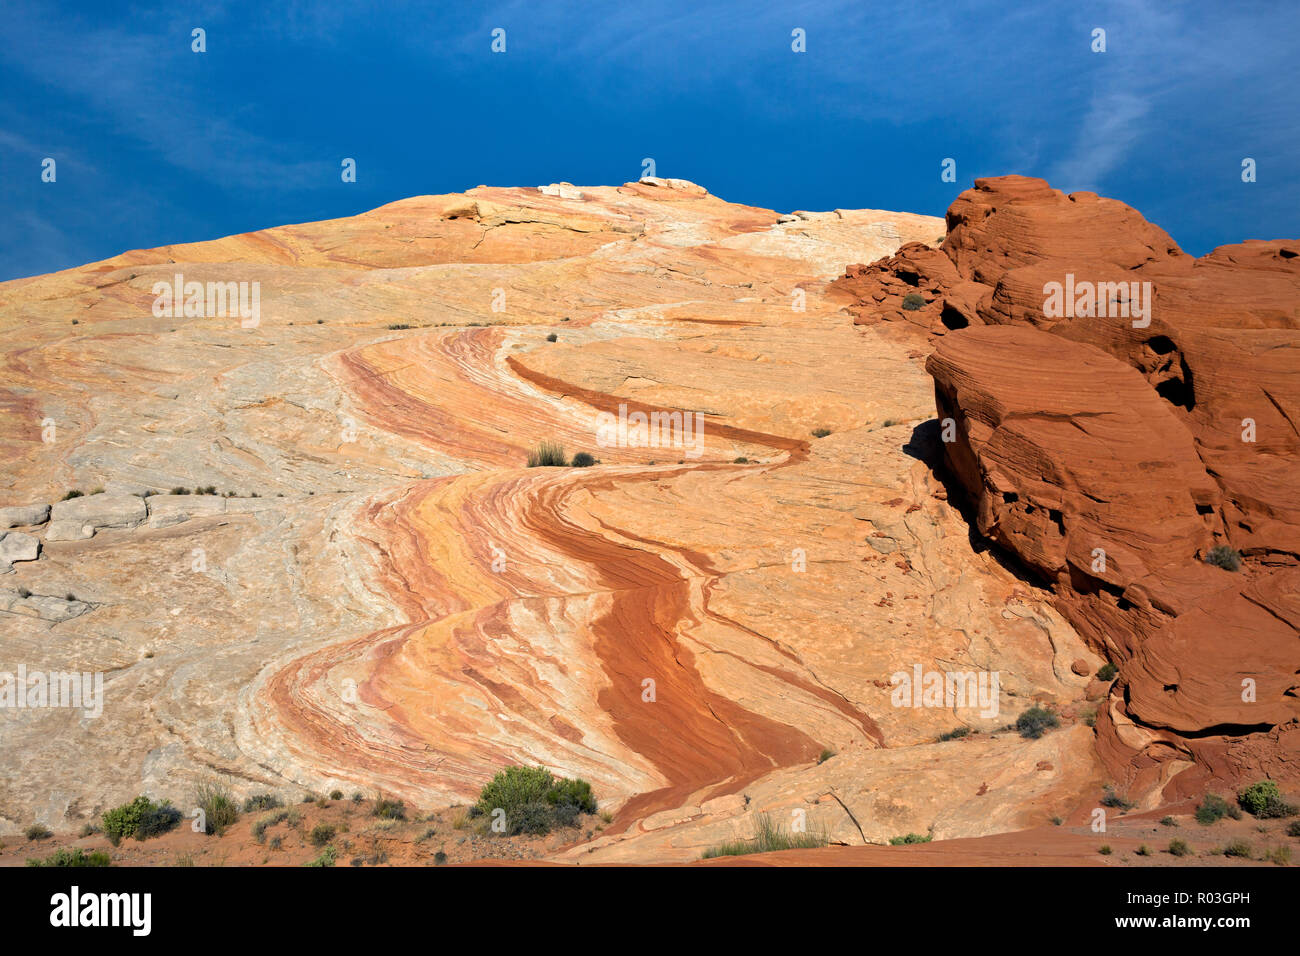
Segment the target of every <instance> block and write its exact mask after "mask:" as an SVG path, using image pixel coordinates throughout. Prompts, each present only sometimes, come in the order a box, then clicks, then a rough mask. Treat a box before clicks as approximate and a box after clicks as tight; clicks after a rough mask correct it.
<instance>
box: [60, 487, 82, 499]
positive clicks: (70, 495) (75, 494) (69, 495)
mask: <svg viewBox="0 0 1300 956" xmlns="http://www.w3.org/2000/svg"><path fill="white" fill-rule="evenodd" d="M82 494H83V493H82V492H80V491H78V490H77V489H76V488H73V489H72V490H71V491H69V492H68V493H67V494H66V495H64V496H63V500H64V501H71V500H72V499H73V498H80V497H82Z"/></svg>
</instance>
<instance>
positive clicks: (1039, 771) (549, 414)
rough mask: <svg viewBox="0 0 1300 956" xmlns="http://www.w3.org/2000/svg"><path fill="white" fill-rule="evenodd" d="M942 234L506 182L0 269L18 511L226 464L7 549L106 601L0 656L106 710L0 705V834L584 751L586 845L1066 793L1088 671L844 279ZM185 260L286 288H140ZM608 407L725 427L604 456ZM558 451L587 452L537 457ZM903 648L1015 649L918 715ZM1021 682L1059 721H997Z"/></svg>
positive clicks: (45, 574)
mask: <svg viewBox="0 0 1300 956" xmlns="http://www.w3.org/2000/svg"><path fill="white" fill-rule="evenodd" d="M940 229H941V223H940V222H939V221H938V220H935V219H933V218H930V217H923V216H912V215H908V214H899V213H887V212H877V211H871V210H836V211H834V212H828V213H802V212H801V213H796V214H793V215H790V216H779V215H778V214H777V213H775V212H772V211H770V210H763V209H757V208H753V207H749V206H743V205H736V204H732V203H727V202H724V201H723V200H721V199H719V198H717V197H714V196H712V195H710V194H708V193H707V192H706V191H705V190H703V189H701V188H700V187H698V186H694V185H693V184H689V183H684V182H681V181H677V180H653V181H645V182H640V183H630V184H627V185H625V186H622V187H594V188H590V187H580V188H579V187H570V186H567V184H559V185H557V186H556V187H546V188H545V189H540V190H537V189H526V188H520V189H497V188H488V187H479V188H477V189H474V190H470V191H469V192H467V193H465V194H463V195H454V196H439V197H420V198H416V199H410V200H405V201H402V202H398V203H393V204H391V205H389V206H385V207H382V208H381V209H377V210H374V211H372V212H370V213H366V214H363V215H361V216H356V217H353V218H350V219H344V220H337V221H334V222H326V223H311V224H306V225H302V226H288V227H282V228H278V229H270V230H265V231H263V232H258V233H251V234H248V235H245V236H234V237H229V238H226V239H220V240H216V241H214V242H210V243H195V244H187V245H180V246H168V247H164V248H161V249H155V250H142V251H135V252H130V253H126V254H124V255H123V256H120V257H117V258H116V259H112V260H108V261H106V262H102V263H95V264H92V265H89V266H86V267H84V268H81V269H75V270H69V271H68V272H64V273H58V274H54V275H50V276H42V277H36V278H32V279H24V280H18V281H15V282H10V283H5V284H3V285H0V310H3V311H2V312H0V315H2V316H3V320H2V321H0V337H3V341H4V342H5V360H6V376H5V378H4V381H3V384H2V385H0V410H3V412H2V414H0V443H3V445H4V447H5V450H6V454H7V455H8V458H7V460H8V462H9V465H8V466H7V467H6V469H5V472H4V475H3V479H2V481H0V504H4V505H9V504H14V505H18V504H22V505H26V504H29V503H31V502H33V501H38V502H39V501H53V500H58V499H59V498H60V497H62V495H63V494H64V492H66V491H67V490H68V489H70V488H79V489H82V490H87V491H88V490H92V489H93V488H94V487H96V486H100V485H103V486H106V487H112V488H114V489H115V491H114V494H119V493H120V494H128V495H129V494H130V492H129V491H119V490H118V489H131V488H135V489H139V490H148V489H153V490H160V491H166V490H168V489H171V488H173V487H175V486H184V487H186V488H192V487H194V486H208V485H212V486H215V487H216V488H217V490H218V491H219V492H223V493H231V494H232V495H233V496H232V497H229V498H226V499H224V500H225V502H226V504H225V507H224V508H215V507H205V508H200V507H197V506H195V507H191V508H186V507H184V506H181V505H175V506H167V507H159V508H156V509H154V511H152V512H151V514H156V515H158V516H159V520H157V521H153V520H151V521H148V522H144V523H140V524H138V525H136V526H133V527H109V526H105V527H103V528H100V529H99V530H97V531H96V533H95V534H94V536H93V537H91V538H88V539H77V540H55V541H50V540H46V541H45V542H44V547H43V550H42V552H41V558H40V560H38V561H34V562H24V563H20V564H18V565H16V566H15V572H14V574H13V575H11V576H9V577H13V578H15V579H16V580H15V583H17V582H18V581H21V583H23V584H24V585H25V586H26V587H27V588H29V589H30V590H31V591H33V592H34V593H37V594H54V593H56V592H57V593H60V594H61V593H62V592H63V591H64V590H69V591H75V592H76V595H77V597H78V598H79V599H81V600H83V601H85V602H89V603H87V604H86V605H85V606H86V607H87V608H88V609H89V610H88V612H87V613H84V614H81V615H80V616H78V617H76V618H75V619H74V620H69V621H65V622H62V623H59V624H55V625H51V624H50V623H49V622H47V621H43V620H41V619H37V618H30V617H20V616H15V618H14V620H12V621H10V620H8V619H6V621H5V631H4V634H3V635H2V636H0V653H3V655H4V659H3V661H0V667H7V666H9V665H10V663H11V662H15V661H25V662H27V663H28V664H29V666H30V665H32V664H39V665H40V666H41V667H43V668H46V669H56V668H66V669H73V668H76V669H79V670H93V671H101V672H103V673H104V674H105V675H106V681H105V706H104V712H103V714H102V716H100V717H98V718H97V719H94V720H88V719H84V718H83V717H82V715H81V714H80V713H74V712H70V711H66V710H64V711H53V710H51V711H46V712H24V713H23V714H21V715H17V716H16V715H14V714H12V713H11V714H0V719H2V720H0V737H2V738H3V744H4V747H5V753H6V755H7V758H8V759H7V760H6V765H5V767H4V770H3V777H2V778H0V814H2V815H3V820H0V826H3V828H4V829H6V830H13V829H18V828H21V826H23V825H26V823H27V822H30V819H31V817H33V816H37V817H40V818H42V819H44V820H46V821H47V822H49V823H50V824H51V825H66V826H75V825H78V824H79V822H80V821H81V820H84V819H87V818H89V817H90V816H92V815H93V814H95V813H97V812H98V811H99V810H101V809H102V808H103V807H105V806H108V805H111V804H114V803H117V802H120V801H122V800H124V799H129V798H130V797H131V796H133V795H134V794H135V793H137V792H141V791H144V792H149V793H152V794H154V795H156V796H170V797H172V798H173V799H175V800H177V801H178V802H179V803H184V802H185V801H187V800H188V799H189V796H188V794H189V793H190V791H191V790H192V788H193V785H194V783H195V782H196V781H198V780H201V779H203V778H205V777H208V776H214V775H215V776H217V777H219V778H220V779H223V780H225V781H226V782H227V783H228V784H229V785H231V786H232V787H233V788H234V789H235V790H236V791H237V792H238V793H239V794H240V795H243V794H245V793H250V792H255V791H259V790H267V789H274V790H279V791H280V792H282V793H286V795H289V794H293V793H296V792H301V791H302V790H316V791H327V790H330V789H333V788H335V787H338V788H341V789H344V790H345V791H348V792H350V791H353V790H357V789H366V790H369V791H372V792H373V791H375V790H383V791H385V792H387V793H391V794H394V795H397V796H400V797H402V798H403V799H407V800H409V801H412V802H414V803H415V804H416V805H417V806H447V805H449V804H452V803H455V802H464V801H467V800H469V799H472V798H473V796H474V795H475V794H476V793H477V791H478V789H479V788H480V787H481V786H482V785H483V783H484V782H486V780H488V779H489V778H490V777H491V775H492V774H493V773H494V772H495V771H496V770H498V769H499V768H500V767H501V766H502V765H504V764H508V763H542V764H545V765H546V766H547V767H549V768H550V769H552V770H554V771H556V772H557V773H562V774H565V775H580V776H583V777H585V778H586V779H588V780H590V781H591V782H592V784H593V786H594V787H595V789H596V792H597V793H598V794H599V796H600V797H601V800H602V804H603V806H604V807H605V808H607V809H609V810H611V811H612V812H614V813H615V820H614V822H613V824H612V825H611V826H610V827H609V828H608V829H607V830H606V832H605V833H603V834H602V835H601V836H600V837H599V839H598V840H595V841H590V842H583V844H582V845H581V846H580V847H578V848H576V849H575V850H574V851H573V852H574V853H575V854H577V853H581V854H583V856H582V858H583V859H584V860H587V859H596V860H600V859H610V860H616V859H623V860H626V859H637V860H682V859H692V858H695V857H697V856H698V855H699V849H700V847H701V846H702V845H708V843H709V842H711V841H715V840H717V839H721V838H726V837H727V836H728V835H729V834H730V833H732V832H734V831H736V830H737V828H741V829H743V828H744V827H746V826H751V825H752V822H753V818H754V814H755V813H756V812H758V811H770V812H773V813H777V814H787V813H794V812H795V811H798V812H803V813H808V814H810V815H811V816H812V817H814V818H815V820H816V823H817V825H820V826H824V827H825V829H827V831H828V832H829V833H830V834H832V835H833V837H834V838H835V839H839V840H842V841H844V842H851V843H855V844H857V843H861V842H863V840H864V839H867V838H870V839H872V840H882V839H884V838H885V837H887V836H889V835H893V834H895V833H900V832H908V831H916V832H921V831H925V830H926V829H928V828H933V829H934V832H936V834H938V835H940V836H975V835H981V834H986V833H992V832H1000V831H1004V830H1011V829H1016V828H1020V827H1024V826H1029V825H1033V824H1037V823H1039V822H1041V820H1042V819H1044V818H1045V817H1046V816H1050V815H1051V813H1053V812H1061V813H1064V812H1066V811H1068V810H1069V809H1071V808H1072V807H1074V806H1076V805H1079V803H1080V802H1081V801H1083V800H1086V799H1087V798H1088V796H1089V795H1091V794H1092V793H1093V792H1094V791H1095V789H1096V786H1097V783H1098V780H1099V779H1100V773H1101V769H1100V767H1099V766H1098V765H1097V764H1096V762H1095V760H1094V759H1093V755H1092V744H1091V740H1092V734H1091V732H1090V731H1089V730H1088V729H1087V728H1086V727H1084V726H1083V724H1082V721H1081V718H1082V716H1083V714H1084V711H1085V709H1086V701H1085V694H1086V690H1087V686H1088V682H1089V680H1088V678H1087V676H1086V674H1085V675H1080V674H1079V673H1077V671H1076V670H1072V668H1071V665H1072V664H1074V663H1075V662H1077V661H1079V660H1083V661H1084V662H1085V664H1086V666H1085V667H1083V670H1084V671H1085V672H1090V671H1091V670H1093V669H1095V667H1096V666H1097V665H1098V664H1099V663H1100V659H1099V658H1098V657H1097V656H1096V655H1095V654H1093V653H1091V652H1089V651H1088V649H1087V648H1086V647H1085V646H1084V644H1083V642H1082V640H1081V639H1080V638H1079V636H1078V635H1077V634H1076V633H1075V632H1074V630H1073V629H1072V628H1071V627H1070V626H1069V625H1068V624H1066V623H1065V621H1064V620H1063V619H1062V618H1061V616H1060V615H1059V614H1057V613H1056V612H1055V611H1054V610H1053V609H1052V608H1051V607H1050V606H1049V605H1048V604H1047V603H1045V600H1044V599H1045V597H1046V594H1045V592H1043V591H1041V590H1039V589H1038V588H1036V587H1034V586H1032V585H1028V584H1025V583H1023V582H1021V581H1018V580H1017V579H1016V577H1015V576H1014V575H1013V574H1012V573H1011V572H1010V571H1008V570H1007V569H1006V568H1004V567H1002V566H1001V565H1000V564H999V563H998V561H997V560H996V559H995V556H994V555H992V554H990V553H987V552H985V551H983V550H982V549H981V548H979V547H977V546H975V545H973V544H972V541H971V540H970V538H969V536H968V534H967V530H966V525H965V523H964V521H963V519H962V516H961V515H960V513H959V512H958V511H956V510H955V508H954V507H953V506H952V505H950V504H949V503H948V502H947V500H946V497H947V496H946V493H945V491H944V489H943V488H942V487H941V485H940V484H939V483H938V482H937V481H936V480H935V479H934V477H933V475H932V471H931V467H930V466H929V465H928V464H927V462H931V463H932V462H933V461H934V459H935V458H936V457H937V456H938V454H939V443H938V440H937V434H936V432H935V431H934V429H933V428H932V427H930V425H928V424H926V422H927V420H928V419H929V418H931V416H932V393H931V385H930V381H929V379H928V378H927V376H926V374H925V372H924V370H923V369H922V367H921V365H920V363H919V362H918V361H917V358H919V355H918V354H916V353H914V352H912V351H911V349H910V346H909V345H907V344H900V343H898V342H894V341H891V340H890V338H889V337H888V336H886V335H883V334H878V333H876V332H874V331H872V330H870V329H862V328H859V329H854V328H853V327H851V326H850V325H849V324H848V323H846V322H844V321H843V319H842V316H841V315H840V313H839V311H838V302H837V301H835V300H833V299H832V298H831V297H830V296H829V295H828V291H827V286H828V284H829V282H830V281H831V280H832V279H833V278H834V277H835V276H836V275H838V274H839V273H840V272H841V271H842V269H843V264H844V263H845V262H849V261H854V260H859V259H862V258H875V257H878V256H883V255H888V254H890V253H892V252H894V251H895V250H896V249H897V248H898V247H899V246H900V244H903V243H907V242H920V241H931V240H932V239H933V238H934V237H936V236H938V234H939V232H940ZM178 273H183V274H184V277H185V279H186V280H187V281H188V280H191V279H192V280H195V281H203V282H206V281H213V282H217V281H221V282H225V281H248V282H252V281H257V282H259V283H260V289H261V317H260V323H259V324H257V325H256V327H251V328H244V327H241V325H240V322H239V321H238V320H237V319H232V318H229V317H193V318H173V317H169V316H155V315H154V314H153V311H152V309H151V305H152V301H153V293H152V290H153V288H154V285H155V283H157V282H170V281H172V278H173V277H174V276H175V275H176V274H178ZM73 320H75V324H73ZM548 334H550V335H554V336H555V341H548ZM620 406H623V409H624V411H625V412H627V413H636V412H652V411H656V410H658V411H690V412H692V413H693V414H698V415H700V416H701V417H700V419H699V421H700V422H701V423H702V431H701V434H700V443H699V444H698V446H696V447H694V448H689V449H688V448H686V447H684V446H683V445H682V444H673V443H671V442H669V443H667V444H664V443H661V444H659V445H658V446H655V447H649V446H639V445H631V446H628V447H617V446H610V445H602V444H601V443H600V441H599V434H600V433H599V431H598V428H599V422H600V421H601V419H600V418H598V416H599V415H600V414H601V413H607V414H614V415H617V414H618V413H619V410H620ZM46 420H50V421H52V422H53V423H54V425H55V428H56V434H55V435H54V437H53V440H44V439H43V437H42V427H43V426H42V422H44V421H46ZM823 430H828V431H829V432H830V434H829V435H825V436H824V437H820V438H815V437H814V435H813V433H814V431H817V432H819V433H821V432H823ZM542 441H558V442H561V443H563V445H564V446H565V448H566V451H567V453H568V454H573V453H574V452H577V451H587V452H589V453H591V454H593V455H594V457H596V458H598V459H600V462H599V464H597V465H595V466H593V467H590V468H553V467H548V468H535V469H529V468H526V467H525V459H526V456H527V454H528V452H529V451H530V450H531V449H533V448H534V447H536V446H537V445H538V443H540V442H542ZM254 494H256V495H257V496H258V497H256V498H254V497H253V495H254ZM38 533H39V532H38ZM914 665H915V666H920V667H923V668H924V669H925V670H927V671H947V670H961V671H967V670H969V671H980V672H992V671H996V672H998V674H999V675H1000V689H999V690H998V692H997V694H996V695H995V698H994V701H993V703H994V705H995V706H994V707H993V708H992V711H991V712H980V711H977V710H973V709H972V708H970V707H960V706H958V707H954V706H945V705H943V704H942V703H940V705H939V706H934V707H923V708H912V707H900V706H896V705H895V703H894V701H893V700H892V697H891V679H892V678H893V675H895V674H896V673H898V672H900V671H906V672H910V671H911V669H912V668H913V666H914ZM1033 702H1041V703H1051V704H1054V705H1055V706H1057V707H1058V708H1059V709H1060V711H1061V713H1062V715H1063V716H1064V717H1065V720H1066V723H1067V724H1068V725H1069V726H1068V727H1067V728H1065V729H1063V730H1062V731H1061V732H1059V733H1057V734H1053V735H1049V736H1048V737H1046V738H1044V739H1043V740H1042V741H1039V742H1037V743H1035V744H1034V745H1032V746H1030V745H1026V744H1024V743H1023V742H1022V741H1020V739H1019V738H1018V737H1015V736H1013V735H1012V736H1009V735H1006V734H1000V733H998V731H999V730H1000V729H1001V728H1003V727H1004V726H1005V725H1006V723H1007V722H1008V720H1009V719H1014V716H1015V715H1016V714H1017V713H1018V712H1019V711H1020V710H1021V709H1023V708H1024V707H1026V706H1028V705H1029V704H1030V703H1033ZM956 727H965V728H973V729H975V730H980V731H985V732H984V733H979V734H972V735H971V736H969V737H967V738H965V739H962V740H958V741H950V742H946V743H937V742H936V738H937V737H939V736H940V735H941V734H943V733H945V732H948V731H951V730H953V729H954V728H956ZM823 751H827V752H832V751H833V752H834V754H835V756H833V757H829V758H828V759H824V760H823V759H821V758H823V757H824V756H825V754H823ZM850 812H852V816H850ZM855 818H856V819H855Z"/></svg>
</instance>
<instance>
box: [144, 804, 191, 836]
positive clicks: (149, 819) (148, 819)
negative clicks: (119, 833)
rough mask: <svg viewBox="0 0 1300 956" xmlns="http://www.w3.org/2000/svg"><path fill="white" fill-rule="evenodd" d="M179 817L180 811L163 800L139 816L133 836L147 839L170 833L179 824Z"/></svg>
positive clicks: (180, 815)
mask: <svg viewBox="0 0 1300 956" xmlns="http://www.w3.org/2000/svg"><path fill="white" fill-rule="evenodd" d="M181 817H182V814H181V812H180V811H179V810H177V809H176V808H175V807H173V806H172V805H171V804H170V803H169V802H168V801H166V800H164V801H162V803H159V804H157V805H156V806H153V807H151V808H150V809H149V810H147V811H146V812H145V813H144V815H143V816H141V817H140V822H139V824H138V825H137V826H136V828H135V838H136V839H137V840H147V839H148V838H149V837H153V836H162V834H164V833H170V832H171V831H172V830H175V829H176V827H177V826H179V825H180V822H181Z"/></svg>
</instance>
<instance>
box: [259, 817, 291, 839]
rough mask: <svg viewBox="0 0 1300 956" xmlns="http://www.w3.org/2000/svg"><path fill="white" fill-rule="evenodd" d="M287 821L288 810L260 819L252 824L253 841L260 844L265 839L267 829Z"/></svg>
mask: <svg viewBox="0 0 1300 956" xmlns="http://www.w3.org/2000/svg"><path fill="white" fill-rule="evenodd" d="M287 819H289V811H288V810H281V811H280V812H279V813H272V814H270V815H268V816H265V817H262V819H260V820H258V821H256V822H255V823H254V824H253V839H254V840H256V841H257V842H258V843H261V842H262V841H263V840H265V839H266V831H267V829H268V828H269V827H273V826H275V825H276V824H277V823H283V822H284V821H285V820H287Z"/></svg>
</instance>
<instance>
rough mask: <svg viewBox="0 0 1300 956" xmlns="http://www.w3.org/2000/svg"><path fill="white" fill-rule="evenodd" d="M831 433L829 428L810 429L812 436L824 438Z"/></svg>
mask: <svg viewBox="0 0 1300 956" xmlns="http://www.w3.org/2000/svg"><path fill="white" fill-rule="evenodd" d="M830 433H831V430H830V429H829V428H814V429H813V430H812V435H813V438H825V437H826V436H827V435H829V434H830Z"/></svg>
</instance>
